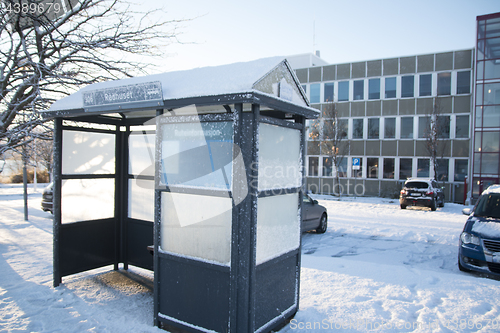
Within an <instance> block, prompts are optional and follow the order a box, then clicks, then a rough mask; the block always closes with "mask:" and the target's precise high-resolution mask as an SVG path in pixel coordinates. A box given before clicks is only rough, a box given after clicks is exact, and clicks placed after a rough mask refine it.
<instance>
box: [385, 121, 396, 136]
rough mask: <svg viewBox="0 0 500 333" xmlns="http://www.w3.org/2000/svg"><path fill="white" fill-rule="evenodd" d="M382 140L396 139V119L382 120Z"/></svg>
mask: <svg viewBox="0 0 500 333" xmlns="http://www.w3.org/2000/svg"><path fill="white" fill-rule="evenodd" d="M384 138H385V139H394V138H396V118H385V120H384Z"/></svg>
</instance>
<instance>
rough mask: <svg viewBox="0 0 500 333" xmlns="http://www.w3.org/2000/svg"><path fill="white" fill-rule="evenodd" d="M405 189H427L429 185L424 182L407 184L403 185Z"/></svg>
mask: <svg viewBox="0 0 500 333" xmlns="http://www.w3.org/2000/svg"><path fill="white" fill-rule="evenodd" d="M405 187H407V188H428V187H429V185H428V184H427V183H425V182H408V183H406V184H405Z"/></svg>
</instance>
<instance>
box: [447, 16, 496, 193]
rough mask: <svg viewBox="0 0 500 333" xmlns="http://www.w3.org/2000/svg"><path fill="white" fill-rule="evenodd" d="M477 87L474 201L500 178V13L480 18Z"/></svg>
mask: <svg viewBox="0 0 500 333" xmlns="http://www.w3.org/2000/svg"><path fill="white" fill-rule="evenodd" d="M459 79H460V83H458V87H460V89H466V87H463V86H462V85H461V82H462V81H465V80H466V79H467V77H466V74H462V76H460V77H459ZM475 85H476V89H475V110H474V113H475V117H474V132H473V133H474V151H473V158H472V173H473V181H472V198H473V199H477V198H478V196H479V195H480V194H481V192H482V191H483V190H485V189H486V188H487V187H488V186H489V185H491V184H498V183H499V178H500V13H496V14H491V15H484V16H478V17H477V44H476V76H475ZM461 134H462V135H465V133H461ZM455 167H456V166H455Z"/></svg>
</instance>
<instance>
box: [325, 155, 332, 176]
mask: <svg viewBox="0 0 500 333" xmlns="http://www.w3.org/2000/svg"><path fill="white" fill-rule="evenodd" d="M332 176H333V168H332V158H331V157H330V156H324V157H323V177H332Z"/></svg>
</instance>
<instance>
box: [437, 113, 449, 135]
mask: <svg viewBox="0 0 500 333" xmlns="http://www.w3.org/2000/svg"><path fill="white" fill-rule="evenodd" d="M436 126H437V128H436V129H437V134H438V135H437V136H438V138H441V139H449V138H450V116H437V117H436Z"/></svg>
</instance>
